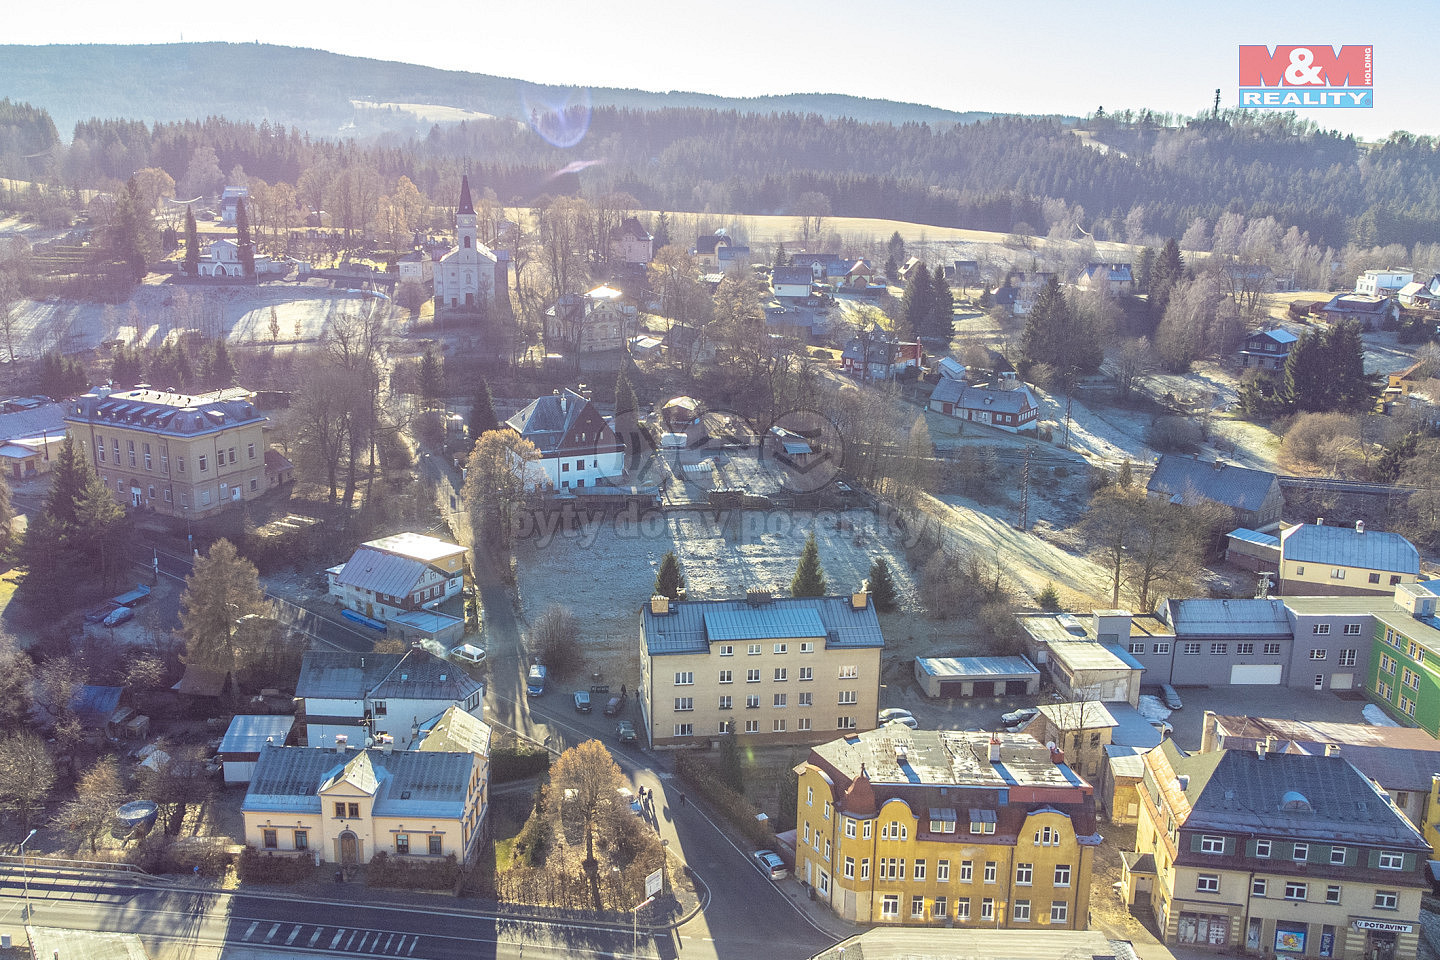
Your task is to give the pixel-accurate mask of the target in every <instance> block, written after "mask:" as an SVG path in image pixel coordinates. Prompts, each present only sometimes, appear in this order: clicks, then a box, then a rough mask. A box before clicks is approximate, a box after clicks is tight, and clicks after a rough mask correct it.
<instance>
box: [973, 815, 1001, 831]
mask: <svg viewBox="0 0 1440 960" xmlns="http://www.w3.org/2000/svg"><path fill="white" fill-rule="evenodd" d="M970 832H971V833H973V834H985V833H994V832H995V819H994V814H991V818H990V819H989V820H971V821H970Z"/></svg>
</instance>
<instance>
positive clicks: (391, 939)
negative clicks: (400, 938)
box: [380, 933, 395, 953]
mask: <svg viewBox="0 0 1440 960" xmlns="http://www.w3.org/2000/svg"><path fill="white" fill-rule="evenodd" d="M394 942H395V934H393V933H392V934H390V936H389V937H387V938H386V939H385V948H384V949H383V950H381V951H380V952H381V953H389V952H390V944H392V943H394Z"/></svg>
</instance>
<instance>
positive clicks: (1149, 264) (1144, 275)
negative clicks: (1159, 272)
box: [1132, 247, 1155, 293]
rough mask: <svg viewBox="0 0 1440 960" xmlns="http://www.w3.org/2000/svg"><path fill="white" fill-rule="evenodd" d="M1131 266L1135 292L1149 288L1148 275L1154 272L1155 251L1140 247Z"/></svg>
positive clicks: (1142, 291) (1141, 291)
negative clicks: (1132, 267) (1133, 270)
mask: <svg viewBox="0 0 1440 960" xmlns="http://www.w3.org/2000/svg"><path fill="white" fill-rule="evenodd" d="M1132 266H1134V268H1135V292H1136V293H1144V292H1145V291H1146V290H1149V289H1150V275H1151V274H1152V273H1154V272H1155V251H1154V250H1153V249H1151V248H1150V247H1142V248H1141V249H1140V254H1139V256H1137V257H1136V258H1135V262H1134V264H1132Z"/></svg>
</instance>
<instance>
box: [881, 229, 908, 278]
mask: <svg viewBox="0 0 1440 960" xmlns="http://www.w3.org/2000/svg"><path fill="white" fill-rule="evenodd" d="M885 254H886V256H888V257H889V258H890V262H891V263H895V264H901V263H904V262H905V238H904V237H902V236H900V231H899V230H896V231H895V232H894V233H892V234H890V239H889V240H888V241H887V242H886V244H885ZM887 276H891V277H893V276H894V274H893V273H892V274H887Z"/></svg>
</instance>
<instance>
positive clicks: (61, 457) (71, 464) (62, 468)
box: [44, 434, 92, 536]
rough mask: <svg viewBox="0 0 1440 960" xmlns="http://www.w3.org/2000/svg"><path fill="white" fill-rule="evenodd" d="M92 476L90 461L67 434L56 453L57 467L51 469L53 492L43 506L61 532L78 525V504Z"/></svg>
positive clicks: (48, 495) (51, 487)
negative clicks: (87, 460) (76, 508)
mask: <svg viewBox="0 0 1440 960" xmlns="http://www.w3.org/2000/svg"><path fill="white" fill-rule="evenodd" d="M91 476H92V474H91V470H90V464H89V463H87V462H86V461H85V458H84V457H82V456H80V452H79V450H77V449H76V447H75V441H74V440H73V439H72V438H71V437H70V436H69V435H68V434H67V435H66V436H65V439H64V440H63V441H61V443H60V452H59V453H58V454H56V456H55V466H54V467H52V468H51V469H50V492H49V493H48V494H47V495H46V497H45V508H44V510H45V513H46V515H47V516H49V517H50V519H51V520H53V521H54V522H55V523H56V524H57V525H58V526H59V527H60V528H61V530H62V531H65V530H67V529H70V528H73V527H74V526H75V524H76V511H75V504H76V503H78V502H79V500H80V498H81V497H82V496H84V494H85V486H86V484H88V483H89V482H90V477H91ZM62 536H63V533H62Z"/></svg>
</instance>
